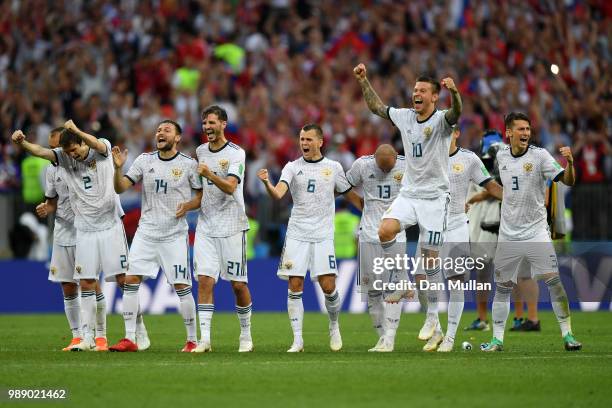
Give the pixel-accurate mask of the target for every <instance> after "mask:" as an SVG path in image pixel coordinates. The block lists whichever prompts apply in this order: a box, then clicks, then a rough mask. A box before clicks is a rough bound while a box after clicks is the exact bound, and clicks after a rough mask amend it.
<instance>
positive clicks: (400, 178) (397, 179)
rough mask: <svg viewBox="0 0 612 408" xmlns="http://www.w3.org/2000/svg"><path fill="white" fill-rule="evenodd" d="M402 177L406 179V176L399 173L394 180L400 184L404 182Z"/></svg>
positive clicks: (394, 176)
mask: <svg viewBox="0 0 612 408" xmlns="http://www.w3.org/2000/svg"><path fill="white" fill-rule="evenodd" d="M402 177H404V175H403V174H402V173H401V172H399V171H398V172H397V173H395V174H394V175H393V179H394V180H395V181H397V182H398V183H401V182H402Z"/></svg>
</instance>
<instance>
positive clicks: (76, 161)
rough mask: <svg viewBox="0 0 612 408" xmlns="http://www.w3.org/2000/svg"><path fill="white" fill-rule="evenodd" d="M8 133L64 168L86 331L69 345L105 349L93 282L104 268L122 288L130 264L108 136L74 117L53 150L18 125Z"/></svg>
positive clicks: (108, 277)
mask: <svg viewBox="0 0 612 408" xmlns="http://www.w3.org/2000/svg"><path fill="white" fill-rule="evenodd" d="M12 139H13V141H14V142H15V143H17V144H21V145H22V146H23V148H24V149H26V150H27V151H28V152H30V153H31V154H33V155H34V156H38V157H42V158H44V159H47V160H49V161H51V162H53V163H56V164H58V165H59V166H60V167H62V168H63V170H64V174H65V175H66V177H65V180H66V184H67V186H68V191H69V195H70V203H71V205H72V209H73V210H74V214H75V217H74V226H75V228H76V250H75V275H74V277H75V279H78V280H79V282H80V285H81V312H82V325H83V336H84V338H83V341H81V342H80V343H79V344H77V345H75V346H73V348H72V350H93V349H95V348H97V349H102V350H106V349H107V345H106V339H104V342H103V343H102V342H101V343H100V344H95V343H94V334H93V328H94V322H95V315H96V297H95V295H96V292H95V288H96V282H97V281H98V279H99V277H100V273H101V272H102V271H104V275H105V278H106V280H107V281H111V280H116V282H117V283H118V285H119V287H121V288H123V284H124V280H125V272H126V271H127V268H128V247H127V240H126V239H125V231H124V229H123V223H122V222H121V219H120V216H119V214H120V211H119V209H118V208H117V207H118V206H119V204H118V199H117V194H116V193H115V190H114V189H113V171H114V170H113V163H112V158H111V145H110V142H109V141H108V140H106V139H97V138H96V137H95V136H92V135H90V134H88V133H85V132H83V131H81V130H80V129H79V128H78V127H77V126H76V125H75V124H74V122H73V121H72V120H69V121H67V122H66V123H65V124H64V130H63V131H62V132H61V135H60V141H59V144H60V146H61V148H55V149H53V150H51V149H47V148H44V147H42V146H39V145H37V144H34V143H30V142H28V141H26V140H25V135H24V134H23V133H22V132H21V131H20V130H18V131H15V132H14V133H13V135H12ZM140 322H141V323H140V332H141V333H145V336H146V330H145V329H144V324H142V318H140ZM147 341H148V340H147Z"/></svg>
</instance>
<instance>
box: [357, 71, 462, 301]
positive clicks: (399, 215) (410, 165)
mask: <svg viewBox="0 0 612 408" xmlns="http://www.w3.org/2000/svg"><path fill="white" fill-rule="evenodd" d="M353 73H354V74H355V77H356V78H357V81H358V82H359V85H360V86H361V91H362V93H363V97H364V99H365V101H366V103H367V105H368V108H369V109H370V111H372V113H374V114H376V115H378V116H380V117H382V118H384V119H389V120H390V121H391V122H392V123H393V124H394V125H395V126H396V127H397V128H398V129H399V130H400V132H401V136H402V144H403V146H404V153H405V155H406V170H405V172H404V176H403V179H402V189H401V190H400V193H399V195H398V197H397V198H396V199H395V200H394V201H393V203H392V204H391V206H390V207H389V208H388V209H387V211H385V213H384V215H383V219H382V222H381V224H380V228H379V230H378V235H379V239H380V243H381V246H382V247H383V249H384V250H385V256H388V253H387V250H388V248H391V247H392V246H393V244H394V243H395V242H396V236H397V234H398V233H399V232H400V231H403V230H405V229H406V228H408V227H410V226H412V225H415V224H418V225H419V229H420V234H419V242H420V243H421V248H422V252H421V255H422V258H423V261H424V262H425V272H426V274H427V280H428V281H431V282H435V283H440V282H442V276H441V272H440V268H441V265H440V259H439V258H438V254H439V250H440V248H441V245H442V240H443V233H444V231H445V230H446V216H447V210H448V206H449V203H450V187H449V179H448V161H449V158H448V150H449V146H450V143H451V137H450V136H451V130H452V129H451V127H452V126H453V125H454V124H456V123H457V121H458V120H459V116H460V115H461V107H462V105H461V97H460V95H459V91H458V90H457V87H456V86H455V83H454V81H453V80H452V79H451V78H444V79H443V80H442V85H443V86H445V87H446V88H447V89H448V90H449V92H450V94H451V108H450V109H448V110H441V111H440V110H437V109H436V103H437V101H438V98H439V94H440V83H438V82H437V81H435V80H434V79H432V78H430V77H426V76H421V77H419V78H417V81H416V84H415V86H414V90H413V94H412V103H413V105H414V108H412V109H397V108H393V107H389V106H386V105H384V104H383V103H382V101H381V100H380V98H379V96H378V95H377V94H376V92H375V91H374V89H373V88H372V85H371V84H370V81H368V78H367V77H366V67H365V65H363V64H359V65H357V66H356V67H355V68H354V69H353ZM411 295H412V294H411V293H410V291H408V290H403V291H396V292H394V293H392V294H391V295H389V296H387V297H386V298H385V300H386V301H388V302H398V301H399V300H400V299H402V298H404V297H409V296H411Z"/></svg>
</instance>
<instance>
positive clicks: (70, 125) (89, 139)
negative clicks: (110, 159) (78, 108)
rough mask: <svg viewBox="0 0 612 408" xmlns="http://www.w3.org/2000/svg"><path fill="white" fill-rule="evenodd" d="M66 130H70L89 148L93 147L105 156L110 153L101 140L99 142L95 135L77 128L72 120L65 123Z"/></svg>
mask: <svg viewBox="0 0 612 408" xmlns="http://www.w3.org/2000/svg"><path fill="white" fill-rule="evenodd" d="M64 128H65V129H68V130H70V131H71V132H73V133H74V134H76V135H77V136H79V137H80V138H81V140H83V141H84V142H85V144H86V145H87V146H89V147H91V148H92V149H94V150H95V151H97V152H98V153H100V154H104V155H107V154H108V152H107V151H106V145H105V144H104V143H102V141H101V140H99V139H98V138H97V137H95V136H93V135H90V134H89V133H85V132H83V131H82V130H81V129H79V128H78V127H77V125H75V124H74V122H73V121H72V119H71V120H68V121H66V123H64Z"/></svg>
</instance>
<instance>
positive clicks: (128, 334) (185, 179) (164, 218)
mask: <svg viewBox="0 0 612 408" xmlns="http://www.w3.org/2000/svg"><path fill="white" fill-rule="evenodd" d="M181 133H182V130H181V127H180V126H179V124H178V123H176V122H174V121H172V120H163V121H161V122H160V124H159V125H158V126H157V131H156V132H155V142H156V146H157V151H154V152H152V153H143V154H141V155H140V156H138V158H136V160H135V161H134V164H132V166H131V167H130V169H129V171H128V172H127V173H126V174H125V175H122V172H121V168H122V167H123V164H124V163H125V160H126V158H127V150H124V151H121V150H120V149H119V147H117V146H115V147H113V151H112V152H113V162H114V165H115V176H114V187H115V191H116V192H117V193H119V194H121V193H123V192H124V191H126V190H127V189H129V188H130V187H132V186H134V185H135V184H136V183H138V182H139V181H142V185H143V188H142V212H141V216H140V221H139V222H138V229H137V230H136V235H135V236H134V240H133V241H132V247H131V251H130V269H129V270H128V271H127V274H126V275H127V276H126V278H125V285H124V292H123V318H124V320H125V338H124V339H122V340H120V341H119V343H117V344H116V345H114V346H112V347H110V351H138V346H137V344H136V315H137V312H138V289H139V287H140V283H141V282H142V280H143V279H147V278H155V277H156V276H157V273H158V271H159V268H160V267H161V268H162V269H163V270H164V273H165V275H166V279H167V281H168V283H169V284H171V285H174V289H175V290H176V294H177V295H178V297H179V300H180V312H181V316H182V317H183V322H184V323H185V327H186V329H187V342H186V343H185V346H184V347H183V349H182V350H181V351H184V352H190V351H191V350H193V349H194V348H195V347H196V341H197V338H196V335H197V331H196V312H195V302H194V300H193V295H192V294H191V266H190V265H189V236H188V230H189V227H188V226H187V221H186V220H185V214H186V213H187V211H190V210H196V209H198V208H199V207H200V200H201V199H202V182H201V180H200V177H199V176H198V174H197V166H198V164H197V162H196V161H195V160H194V159H192V158H191V157H189V156H185V155H184V154H182V153H179V151H178V150H177V145H178V143H179V142H180V140H181ZM192 190H193V191H194V192H195V194H194V195H193V198H192Z"/></svg>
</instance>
